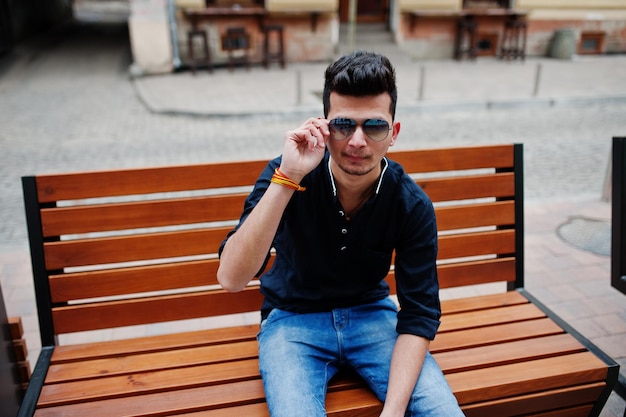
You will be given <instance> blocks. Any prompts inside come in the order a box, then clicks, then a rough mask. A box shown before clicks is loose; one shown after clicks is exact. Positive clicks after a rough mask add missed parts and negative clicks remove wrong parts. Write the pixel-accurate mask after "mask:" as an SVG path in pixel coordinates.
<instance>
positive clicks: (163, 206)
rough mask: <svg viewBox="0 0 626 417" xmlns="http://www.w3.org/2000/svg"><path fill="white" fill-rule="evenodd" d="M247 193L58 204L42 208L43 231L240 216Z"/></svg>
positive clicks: (137, 226) (118, 227)
mask: <svg viewBox="0 0 626 417" xmlns="http://www.w3.org/2000/svg"><path fill="white" fill-rule="evenodd" d="M246 196H247V194H235V195H227V196H205V197H194V198H181V199H168V200H156V201H155V200H151V201H138V202H133V203H116V204H106V205H102V204H97V205H90V206H78V207H56V208H50V209H43V210H41V222H42V229H43V235H44V236H46V237H49V236H59V235H61V234H63V235H67V234H75V233H89V232H103V231H112V230H126V229H140V228H145V227H161V226H175V225H184V224H195V223H206V222H218V221H225V220H234V219H238V218H239V216H240V215H241V210H242V208H243V202H244V200H245V198H246Z"/></svg>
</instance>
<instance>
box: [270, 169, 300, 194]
mask: <svg viewBox="0 0 626 417" xmlns="http://www.w3.org/2000/svg"><path fill="white" fill-rule="evenodd" d="M271 181H272V182H273V183H276V184H279V185H282V186H283V187H287V188H290V189H292V190H296V191H304V190H306V187H303V186H301V185H300V184H298V183H297V182H295V181H294V180H292V179H291V178H289V177H288V176H286V175H285V174H283V173H282V172H281V171H280V169H278V168H276V169H275V170H274V175H272V179H271Z"/></svg>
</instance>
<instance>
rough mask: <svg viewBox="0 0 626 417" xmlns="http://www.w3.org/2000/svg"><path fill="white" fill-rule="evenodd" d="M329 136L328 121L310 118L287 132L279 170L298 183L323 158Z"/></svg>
mask: <svg viewBox="0 0 626 417" xmlns="http://www.w3.org/2000/svg"><path fill="white" fill-rule="evenodd" d="M329 135H330V130H329V129H328V120H325V119H321V118H317V119H316V118H310V119H309V120H307V121H306V122H304V123H303V124H302V125H301V126H300V127H298V128H297V129H295V130H291V131H289V132H287V133H286V135H285V146H284V149H283V154H282V162H281V165H280V170H281V171H282V172H283V173H284V174H285V175H286V176H288V177H289V178H291V179H292V180H294V181H296V182H300V181H301V180H302V178H304V176H305V175H306V174H308V173H309V172H311V171H312V170H313V169H314V168H315V167H316V166H317V165H319V163H320V161H321V160H322V158H323V157H324V152H325V149H326V141H327V140H328V136H329Z"/></svg>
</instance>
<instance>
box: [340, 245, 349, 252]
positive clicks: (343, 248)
mask: <svg viewBox="0 0 626 417" xmlns="http://www.w3.org/2000/svg"><path fill="white" fill-rule="evenodd" d="M346 249H348V247H347V246H342V247H341V249H339V250H340V251H342V252H345V251H346Z"/></svg>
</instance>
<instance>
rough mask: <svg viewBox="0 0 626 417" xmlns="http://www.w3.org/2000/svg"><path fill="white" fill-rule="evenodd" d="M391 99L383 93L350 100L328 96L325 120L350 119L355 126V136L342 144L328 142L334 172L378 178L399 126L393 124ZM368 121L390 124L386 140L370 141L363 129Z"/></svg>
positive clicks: (333, 94) (338, 96) (344, 97)
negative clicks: (390, 109)
mask: <svg viewBox="0 0 626 417" xmlns="http://www.w3.org/2000/svg"><path fill="white" fill-rule="evenodd" d="M390 104H391V97H390V96H389V94H387V93H384V94H380V95H377V96H367V97H352V96H344V95H340V94H337V93H334V92H333V93H331V94H330V108H329V112H328V117H327V118H328V120H332V119H335V118H346V119H353V120H355V121H356V122H357V127H356V130H355V131H354V133H352V135H350V136H349V137H347V138H346V139H343V140H335V139H333V138H332V134H331V137H330V138H329V139H328V143H327V147H328V150H329V152H330V155H331V157H332V164H333V172H334V173H335V175H338V174H339V173H338V172H336V169H335V168H338V169H339V170H340V171H342V172H343V173H345V174H348V175H357V176H367V175H371V176H372V177H378V175H379V172H380V161H381V160H382V158H383V157H384V156H385V154H386V153H387V150H388V149H389V147H390V146H393V145H394V144H395V142H396V138H397V136H398V133H399V132H400V123H398V122H395V123H394V122H393V120H392V117H391V113H390V111H389V106H390ZM368 119H380V120H385V121H387V123H389V126H390V127H391V130H390V131H389V134H388V135H387V137H386V138H385V139H384V140H382V141H380V142H376V141H374V140H372V139H370V138H369V137H368V136H367V134H365V132H364V131H363V129H362V124H363V122H364V121H365V120H368Z"/></svg>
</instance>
